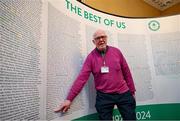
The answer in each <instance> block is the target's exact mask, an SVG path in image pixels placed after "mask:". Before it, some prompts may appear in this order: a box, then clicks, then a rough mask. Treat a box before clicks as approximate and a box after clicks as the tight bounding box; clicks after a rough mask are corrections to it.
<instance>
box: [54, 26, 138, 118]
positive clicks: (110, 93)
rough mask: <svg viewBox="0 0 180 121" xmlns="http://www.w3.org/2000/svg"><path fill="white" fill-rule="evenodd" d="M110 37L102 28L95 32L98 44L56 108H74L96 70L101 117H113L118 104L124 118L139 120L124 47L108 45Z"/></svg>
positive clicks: (97, 98)
mask: <svg viewBox="0 0 180 121" xmlns="http://www.w3.org/2000/svg"><path fill="white" fill-rule="evenodd" d="M107 38H108V37H107V35H106V33H105V31H104V30H101V29H98V30H97V31H96V32H95V33H94V34H93V43H94V45H95V46H96V48H95V49H94V50H92V51H91V53H90V54H89V55H88V56H87V58H86V60H85V62H84V64H83V67H82V69H81V72H80V74H79V75H78V77H77V78H76V80H75V81H74V84H73V85H72V87H71V89H70V91H69V94H68V96H67V98H66V100H65V101H64V102H63V103H62V104H61V105H60V107H58V108H57V109H55V112H59V111H62V112H66V111H67V110H68V109H69V108H70V105H71V103H72V101H73V99H74V98H75V97H76V96H77V95H78V94H79V92H80V91H81V90H82V88H83V86H84V85H85V83H86V82H87V80H88V78H89V75H90V73H91V72H92V74H93V76H94V82H95V88H96V90H97V96H96V104H95V107H96V110H97V112H98V114H99V119H100V120H112V113H113V108H114V105H117V107H118V109H119V112H120V114H121V116H122V118H123V120H136V113H135V108H136V101H135V98H134V97H135V86H134V82H133V78H132V75H131V72H130V69H129V67H128V64H127V62H126V60H125V58H124V56H123V54H122V53H121V51H120V50H119V49H117V48H115V47H112V46H108V45H107Z"/></svg>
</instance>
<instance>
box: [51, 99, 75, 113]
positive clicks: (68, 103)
mask: <svg viewBox="0 0 180 121" xmlns="http://www.w3.org/2000/svg"><path fill="white" fill-rule="evenodd" d="M70 106H71V101H70V100H65V101H64V102H63V103H62V104H61V105H60V106H59V107H57V108H56V109H54V112H67V111H68V109H69V108H70Z"/></svg>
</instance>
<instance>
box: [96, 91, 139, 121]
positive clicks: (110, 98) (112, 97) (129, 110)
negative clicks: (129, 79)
mask: <svg viewBox="0 0 180 121" xmlns="http://www.w3.org/2000/svg"><path fill="white" fill-rule="evenodd" d="M114 105H117V107H118V110H119V112H120V114H121V116H122V118H123V120H136V112H135V109H136V101H135V99H134V97H133V96H132V94H131V93H130V91H127V92H125V93H123V94H118V93H113V94H107V93H103V92H100V91H97V96H96V104H95V107H96V110H97V112H98V115H99V119H100V120H112V114H113V108H114Z"/></svg>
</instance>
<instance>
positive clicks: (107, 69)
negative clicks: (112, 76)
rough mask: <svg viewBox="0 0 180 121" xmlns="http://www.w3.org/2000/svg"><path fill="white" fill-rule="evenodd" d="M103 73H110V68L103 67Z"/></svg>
mask: <svg viewBox="0 0 180 121" xmlns="http://www.w3.org/2000/svg"><path fill="white" fill-rule="evenodd" d="M101 73H109V67H107V66H102V67H101Z"/></svg>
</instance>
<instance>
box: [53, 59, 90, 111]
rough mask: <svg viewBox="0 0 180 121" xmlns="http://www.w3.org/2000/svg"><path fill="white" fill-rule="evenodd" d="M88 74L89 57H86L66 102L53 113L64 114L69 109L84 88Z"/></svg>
mask: <svg viewBox="0 0 180 121" xmlns="http://www.w3.org/2000/svg"><path fill="white" fill-rule="evenodd" d="M90 73H91V57H90V56H88V57H87V58H86V60H85V62H84V64H83V67H82V69H81V72H80V73H79V75H78V77H77V78H76V80H75V81H74V83H73V85H72V87H71V89H70V91H69V93H68V96H67V98H66V100H65V101H64V102H63V103H62V104H61V105H60V106H59V107H58V108H57V109H55V110H54V111H55V112H66V111H67V110H68V109H69V108H70V105H71V102H72V101H73V100H74V98H75V97H76V96H77V95H78V94H79V92H80V91H81V90H82V88H83V87H84V85H85V83H86V82H87V80H88V78H89V75H90Z"/></svg>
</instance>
